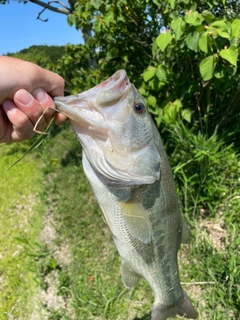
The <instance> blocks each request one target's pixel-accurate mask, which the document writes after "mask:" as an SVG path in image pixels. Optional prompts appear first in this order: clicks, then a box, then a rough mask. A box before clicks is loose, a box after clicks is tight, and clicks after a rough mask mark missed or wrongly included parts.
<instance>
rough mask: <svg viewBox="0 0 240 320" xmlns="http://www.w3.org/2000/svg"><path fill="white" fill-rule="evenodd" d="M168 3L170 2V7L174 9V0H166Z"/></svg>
mask: <svg viewBox="0 0 240 320" xmlns="http://www.w3.org/2000/svg"><path fill="white" fill-rule="evenodd" d="M168 3H169V4H170V7H171V9H174V7H175V4H176V0H168Z"/></svg>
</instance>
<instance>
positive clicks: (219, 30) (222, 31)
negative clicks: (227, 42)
mask: <svg viewBox="0 0 240 320" xmlns="http://www.w3.org/2000/svg"><path fill="white" fill-rule="evenodd" d="M215 30H216V33H217V34H218V35H219V36H220V37H221V38H227V39H230V35H229V34H228V33H227V32H226V31H225V30H224V29H222V28H218V29H215Z"/></svg>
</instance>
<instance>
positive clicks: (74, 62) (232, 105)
mask: <svg viewBox="0 0 240 320" xmlns="http://www.w3.org/2000/svg"><path fill="white" fill-rule="evenodd" d="M68 22H69V24H70V25H73V24H75V25H76V28H81V29H82V30H83V29H88V30H89V37H88V38H87V41H86V43H85V45H84V46H78V47H74V46H70V47H67V49H66V52H65V55H64V57H63V59H62V62H61V66H59V67H58V69H56V70H57V71H59V72H62V74H63V75H64V76H66V77H67V82H68V83H71V85H72V92H74V93H75V92H77V91H83V90H86V89H88V88H89V85H91V86H92V85H94V84H95V85H96V84H97V83H99V82H100V81H101V80H104V79H105V78H107V77H108V76H110V75H111V74H113V73H114V72H115V71H116V70H117V69H121V68H124V69H126V71H127V72H128V75H129V77H130V80H131V81H132V82H133V83H134V84H135V86H136V87H137V88H138V89H139V90H140V92H141V94H142V95H143V96H144V97H145V99H146V101H147V104H148V107H149V110H150V112H151V113H152V115H153V117H154V119H155V121H156V123H157V124H158V125H160V124H162V126H165V125H168V124H169V123H174V122H176V121H177V119H178V115H180V118H181V119H183V120H184V121H186V122H187V123H189V124H188V127H189V128H191V127H192V126H193V124H194V130H195V132H198V131H201V133H202V134H203V135H206V136H207V137H210V136H211V135H212V134H213V132H214V131H215V129H216V127H218V134H219V135H220V136H224V139H225V140H227V141H228V142H230V143H231V142H234V143H235V145H236V146H239V139H237V135H238V133H239V130H240V126H239V121H237V117H236V114H238V113H239V111H238V101H239V95H240V87H239V83H240V81H239V68H238V64H237V62H238V55H239V48H240V19H239V6H238V4H237V2H236V1H222V2H221V3H219V2H218V1H213V0H212V1H208V2H205V1H191V0H184V1H183V0H182V1H180V0H179V1H173V0H169V1H153V2H152V3H151V5H149V3H148V1H138V2H136V1H135V2H130V3H129V2H126V1H125V0H121V1H118V2H116V3H115V2H108V1H100V0H99V1H92V2H84V1H78V2H76V3H75V11H74V13H72V14H71V15H69V16H68ZM92 62H94V63H92ZM87 79H88V80H89V79H91V80H90V81H87ZM196 124H197V125H196Z"/></svg>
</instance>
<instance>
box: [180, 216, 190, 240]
mask: <svg viewBox="0 0 240 320" xmlns="http://www.w3.org/2000/svg"><path fill="white" fill-rule="evenodd" d="M190 238H191V233H190V230H189V229H188V226H187V224H186V222H185V221H183V220H182V237H181V243H189V241H190Z"/></svg>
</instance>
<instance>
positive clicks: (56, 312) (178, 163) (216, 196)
mask: <svg viewBox="0 0 240 320" xmlns="http://www.w3.org/2000/svg"><path fill="white" fill-rule="evenodd" d="M174 130H176V128H175V129H174ZM184 134H185V133H184V132H183V130H182V129H181V128H179V129H178V130H177V131H175V134H174V131H173V132H171V139H172V140H171V139H169V146H170V148H169V149H170V150H171V158H170V160H171V163H172V167H173V170H174V175H175V179H176V181H177V189H178V193H179V195H180V199H181V204H182V206H181V208H182V211H183V213H184V218H185V220H187V222H188V225H189V227H190V229H191V233H192V241H191V243H190V245H188V246H184V247H182V249H181V252H180V254H179V263H180V275H181V281H182V282H183V287H184V289H185V290H186V291H187V293H188V294H189V295H190V297H191V299H192V300H193V303H194V305H195V306H196V307H197V309H198V311H199V314H200V316H199V319H200V320H207V319H208V320H209V319H211V320H212V319H214V320H225V319H231V320H238V319H239V318H240V314H239V310H240V286H239V279H240V273H239V272H240V271H239V265H240V261H239V254H238V252H239V245H240V236H239V222H240V221H239V209H240V202H239V194H240V180H239V176H240V175H239V173H240V172H239V171H240V161H239V157H238V156H237V155H236V153H235V151H234V149H233V148H232V147H231V146H228V147H226V146H225V145H224V144H223V143H222V142H220V141H218V139H217V137H214V136H213V137H210V138H209V139H210V141H209V139H207V138H204V137H201V136H199V137H198V138H196V137H194V136H191V134H190V133H188V139H183V138H184ZM181 135H182V136H181ZM174 139H178V140H177V141H179V142H184V143H179V142H176V141H175V142H174ZM194 139H195V140H194ZM171 141H172V144H171ZM187 141H188V142H187ZM173 145H175V149H173V148H172V149H171V147H172V146H173ZM18 146H19V145H18ZM169 146H168V147H169ZM13 148H14V147H13ZM13 151H14V152H16V149H14V150H12V152H13ZM14 152H13V153H14ZM27 159H28V160H23V161H21V162H20V163H19V164H18V165H17V166H15V167H14V168H13V169H12V170H15V171H12V170H11V171H12V172H11V171H10V173H12V175H13V176H14V178H12V179H13V180H14V181H16V182H15V184H14V186H15V187H14V188H12V189H11V190H12V192H13V189H15V188H16V190H18V191H17V193H18V194H19V192H23V191H22V189H23V190H25V188H23V186H24V185H25V184H26V188H27V189H28V187H30V189H29V192H30V190H31V191H32V192H30V193H29V194H30V195H32V194H33V193H34V192H35V193H37V195H38V197H40V198H41V206H40V208H41V210H40V211H41V212H44V215H43V217H42V219H43V227H42V230H41V237H40V238H41V241H42V242H41V241H40V240H39V242H38V243H36V242H35V243H34V244H33V245H31V247H29V246H28V250H30V251H28V257H29V258H31V261H32V262H31V266H32V268H31V269H32V270H33V274H29V279H32V278H33V275H35V278H37V279H39V278H40V280H39V282H38V285H39V287H40V290H41V297H42V303H43V306H42V308H43V310H44V312H45V314H46V317H45V318H38V319H41V320H42V319H48V320H49V319H50V320H51V319H52V320H57V319H64V320H73V319H78V320H85V319H89V320H91V319H93V320H105V319H111V320H126V319H127V320H147V319H149V313H150V311H151V308H152V303H153V295H152V292H151V290H150V288H149V287H148V285H147V284H146V282H145V281H141V282H140V283H139V284H138V286H137V288H136V289H135V290H133V291H129V290H126V289H125V288H124V287H123V285H122V283H121V278H120V272H119V268H120V259H119V257H118V254H117V251H116V249H115V247H114V244H113V241H112V238H111V234H110V232H109V230H108V228H107V227H106V225H105V223H104V221H103V219H102V217H101V213H100V211H99V209H98V205H97V202H96V200H95V198H94V196H93V194H92V191H91V189H90V186H89V183H88V182H87V180H86V178H85V175H84V173H83V169H82V166H81V147H80V145H79V143H78V141H77V139H76V137H75V135H74V134H73V133H72V130H71V129H70V128H69V127H68V125H66V126H65V127H63V128H61V129H55V131H53V134H52V135H51V136H50V137H47V139H45V142H44V144H43V145H42V146H41V147H40V148H38V149H37V151H36V154H35V157H33V158H32V157H30V158H27ZM39 159H41V160H40V161H41V163H42V164H43V166H42V168H41V170H42V175H43V180H41V179H42V177H41V175H40V174H39V171H36V163H37V164H38V163H39ZM15 160H16V158H15ZM9 162H11V161H10V160H9ZM33 163H34V165H33ZM20 166H23V167H24V168H25V169H22V167H21V169H20ZM26 168H28V169H26ZM26 170H29V172H28V171H26ZM31 170H32V171H31ZM20 172H21V174H20ZM24 172H25V173H24ZM26 172H28V174H26ZM34 172H35V173H34ZM30 173H31V175H32V178H33V180H34V181H30V179H27V182H23V181H24V179H26V177H27V176H28V177H29V174H30ZM35 174H36V175H37V176H36V177H35ZM15 175H16V177H15ZM19 175H20V176H19ZM6 181H8V180H5V185H6V184H7V182H6ZM17 181H18V182H17ZM42 181H44V183H43V184H41V183H42ZM1 185H2V184H1ZM19 185H21V186H22V189H19ZM2 189H4V188H2ZM29 194H28V193H27V192H26V195H25V191H24V196H22V197H21V198H19V201H20V202H19V204H21V206H22V205H23V203H24V202H23V199H25V198H26V197H28V196H29ZM11 196H12V195H11ZM24 197H25V198H24ZM5 198H6V199H8V198H9V195H6V196H5ZM4 203H5V205H4V206H5V211H9V212H11V211H12V209H11V208H16V200H15V202H14V204H11V203H8V200H5V202H4ZM34 208H35V209H33V210H34V212H36V213H37V212H39V209H38V208H37V209H36V207H34ZM22 210H23V211H22ZM1 212H2V211H1ZM21 212H23V213H24V214H26V212H25V211H24V208H21ZM2 215H3V214H2ZM2 215H1V216H2ZM37 215H38V213H37ZM14 221H15V224H13V225H12V226H11V229H14V225H16V224H17V222H16V221H17V220H16V216H14ZM2 225H6V219H5V220H4V221H3V222H1V226H2ZM33 225H35V226H36V225H37V224H33ZM34 228H35V227H33V230H32V231H30V230H29V229H27V228H25V229H24V232H25V231H26V230H28V232H25V233H22V231H21V232H20V235H19V232H17V231H16V234H15V237H14V239H15V238H16V237H20V238H24V237H26V234H27V235H28V238H29V237H30V238H34V235H36V234H37V233H38V229H34ZM8 229H9V228H8ZM34 230H35V231H34ZM12 232H13V231H12V230H11V232H10V233H12ZM29 232H30V236H29ZM31 234H32V235H33V236H31ZM27 243H33V242H31V241H30V240H29V242H27ZM5 246H6V247H8V244H7V243H5ZM11 252H13V251H11ZM29 252H30V255H29ZM10 256H11V255H10ZM21 263H22V262H21ZM9 265H11V263H8V265H7V266H8V267H9ZM14 265H15V262H14ZM26 268H27V266H26ZM25 270H26V269H25ZM11 272H13V271H11ZM11 272H10V273H11ZM24 277H26V279H28V275H27V274H24ZM31 281H32V280H31ZM31 281H30V282H29V283H32V282H31ZM9 283H11V282H9ZM11 288H12V287H11ZM25 288H26V289H27V290H28V294H31V292H33V291H34V290H36V288H35V286H34V285H33V288H35V289H33V290H32V289H31V285H27V286H26V287H25ZM10 291H11V290H10V289H9V297H11V296H13V297H15V300H17V298H16V297H18V296H19V295H17V294H15V293H14V294H13V292H12V291H11V292H10ZM11 299H13V298H11ZM24 299H25V298H23V299H22V300H21V301H22V302H18V304H17V305H21V303H23V301H24ZM14 305H15V304H14V303H9V304H8V305H7V307H5V309H4V311H5V310H7V311H10V310H11V307H12V306H14ZM16 314H17V313H16ZM5 318H6V317H5ZM5 318H3V319H5ZM6 319H7V318H6ZM17 319H20V320H23V319H24V320H25V319H29V318H26V316H21V315H20V316H19V317H18V318H17Z"/></svg>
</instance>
